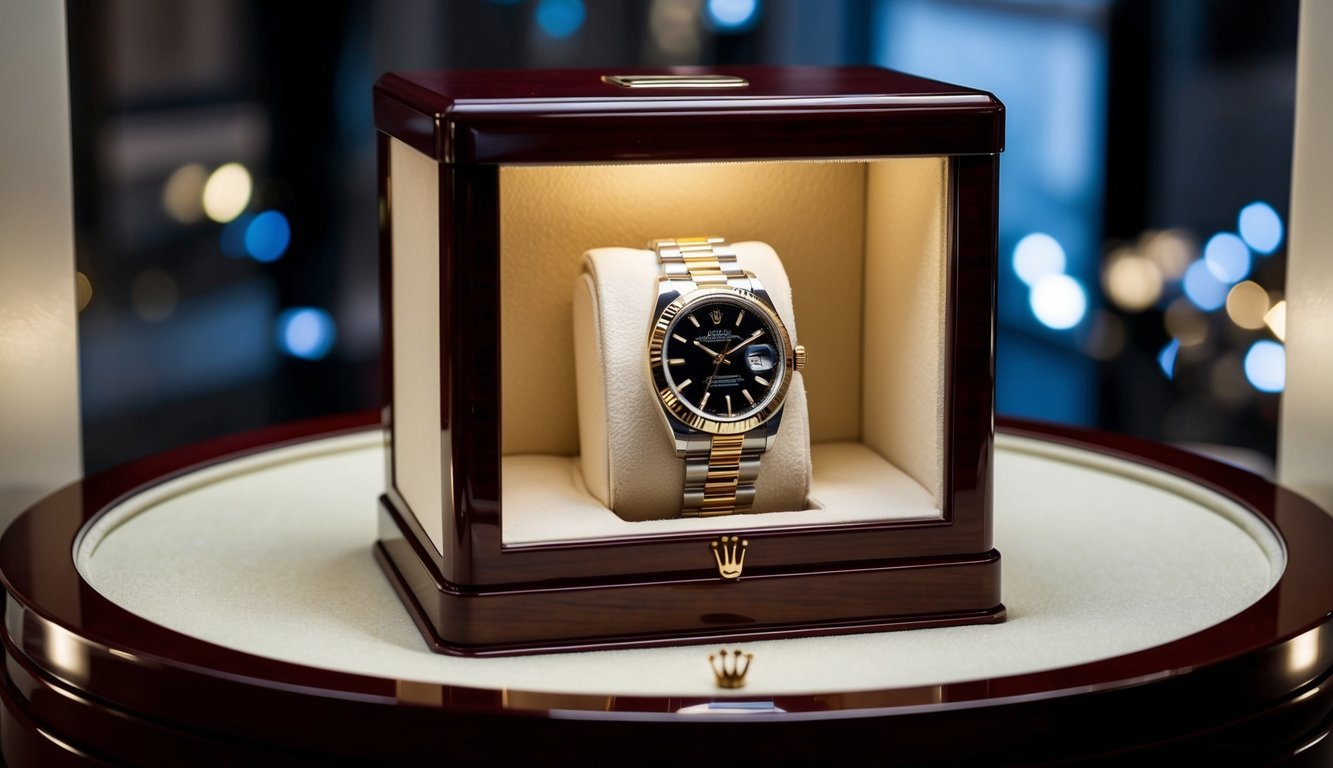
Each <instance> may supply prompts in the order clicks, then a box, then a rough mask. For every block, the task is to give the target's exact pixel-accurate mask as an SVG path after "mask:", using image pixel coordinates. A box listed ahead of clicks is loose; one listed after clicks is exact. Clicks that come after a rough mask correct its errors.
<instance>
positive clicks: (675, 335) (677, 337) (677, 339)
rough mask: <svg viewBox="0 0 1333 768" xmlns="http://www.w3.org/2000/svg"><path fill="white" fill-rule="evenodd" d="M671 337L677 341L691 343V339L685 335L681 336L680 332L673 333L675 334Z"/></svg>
mask: <svg viewBox="0 0 1333 768" xmlns="http://www.w3.org/2000/svg"><path fill="white" fill-rule="evenodd" d="M671 338H673V339H675V340H676V341H679V342H680V343H681V344H689V343H690V340H689V339H687V338H685V337H684V336H681V335H680V334H679V333H673V334H671Z"/></svg>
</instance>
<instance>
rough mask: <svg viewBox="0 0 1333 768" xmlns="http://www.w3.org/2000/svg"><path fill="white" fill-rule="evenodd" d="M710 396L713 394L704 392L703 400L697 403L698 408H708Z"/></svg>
mask: <svg viewBox="0 0 1333 768" xmlns="http://www.w3.org/2000/svg"><path fill="white" fill-rule="evenodd" d="M711 394H713V393H712V392H709V391H708V390H704V398H703V399H702V400H700V401H699V407H700V408H705V407H707V406H708V396H709V395H711Z"/></svg>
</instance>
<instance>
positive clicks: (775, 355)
mask: <svg viewBox="0 0 1333 768" xmlns="http://www.w3.org/2000/svg"><path fill="white" fill-rule="evenodd" d="M662 358H663V362H665V363H666V366H665V370H666V380H667V383H668V386H670V388H671V390H672V391H673V392H674V393H675V395H676V397H678V398H680V400H681V401H682V402H684V403H685V404H686V406H687V407H689V409H690V410H692V411H696V412H698V413H701V414H703V415H704V416H707V417H708V418H710V419H713V420H717V421H739V420H741V419H745V418H748V417H750V416H752V415H754V413H755V412H756V411H758V410H760V409H761V408H763V407H764V406H765V405H767V404H768V401H769V400H770V399H772V396H773V394H774V392H776V390H777V387H778V384H779V383H780V382H781V380H782V377H783V375H784V373H785V371H784V368H783V364H782V361H783V350H782V340H781V338H779V337H778V334H777V332H776V329H775V328H774V327H773V324H772V323H771V322H770V321H769V319H768V317H767V315H766V314H765V313H764V312H763V310H762V309H760V308H758V307H753V306H748V305H746V304H743V303H741V302H732V301H725V300H712V301H701V302H698V303H695V304H692V305H690V306H689V307H687V308H686V309H685V311H683V312H681V313H680V314H679V315H677V316H676V318H675V320H674V322H673V324H672V325H671V327H670V328H668V329H667V336H666V340H665V342H663V345H662Z"/></svg>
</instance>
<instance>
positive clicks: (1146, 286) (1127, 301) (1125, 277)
mask: <svg viewBox="0 0 1333 768" xmlns="http://www.w3.org/2000/svg"><path fill="white" fill-rule="evenodd" d="M1164 282H1165V281H1164V280H1163V278H1162V269H1161V267H1159V266H1157V264H1156V262H1154V261H1152V260H1151V259H1148V258H1145V257H1143V256H1140V255H1139V254H1137V253H1135V252H1134V251H1132V250H1129V249H1127V248H1122V249H1120V250H1118V251H1116V252H1115V253H1113V254H1111V257H1110V258H1109V259H1108V260H1107V262H1106V268H1105V269H1104V270H1103V271H1102V289H1103V290H1104V291H1106V295H1107V297H1109V298H1110V299H1111V301H1112V302H1113V303H1114V304H1115V305H1116V306H1117V307H1120V308H1121V309H1123V310H1125V311H1126V312H1142V311H1143V310H1145V309H1148V308H1149V307H1151V306H1152V305H1154V304H1156V303H1157V300H1158V299H1160V298H1161V297H1162V287H1163V284H1164Z"/></svg>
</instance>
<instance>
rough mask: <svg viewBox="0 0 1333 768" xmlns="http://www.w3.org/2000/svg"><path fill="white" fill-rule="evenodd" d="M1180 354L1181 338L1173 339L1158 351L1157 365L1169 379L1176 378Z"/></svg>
mask: <svg viewBox="0 0 1333 768" xmlns="http://www.w3.org/2000/svg"><path fill="white" fill-rule="evenodd" d="M1178 354H1180V339H1172V340H1171V341H1168V342H1167V343H1166V346H1165V347H1162V351H1161V352H1158V353H1157V365H1158V366H1159V367H1161V369H1162V373H1165V374H1166V377H1167V378H1168V379H1173V380H1174V379H1175V378H1176V356H1177V355H1178Z"/></svg>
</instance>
